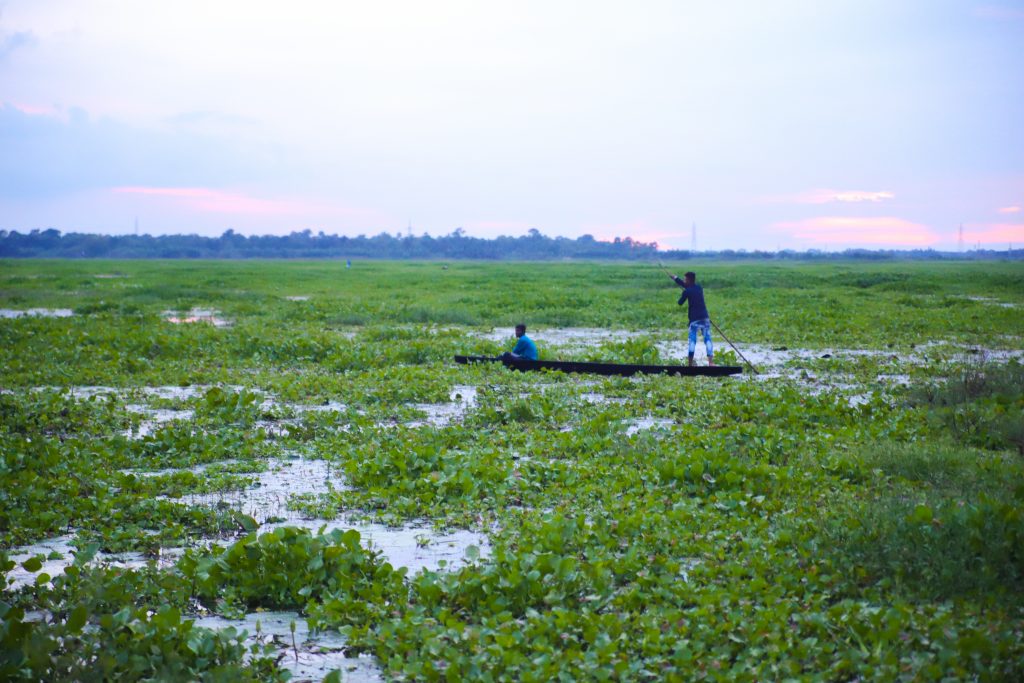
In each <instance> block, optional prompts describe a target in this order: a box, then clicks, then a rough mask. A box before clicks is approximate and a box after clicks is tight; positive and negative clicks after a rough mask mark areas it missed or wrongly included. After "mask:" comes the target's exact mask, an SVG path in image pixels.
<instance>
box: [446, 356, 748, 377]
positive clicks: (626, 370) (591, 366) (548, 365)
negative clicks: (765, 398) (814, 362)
mask: <svg viewBox="0 0 1024 683" xmlns="http://www.w3.org/2000/svg"><path fill="white" fill-rule="evenodd" d="M455 362H456V363H461V364H463V365H465V364H468V363H503V364H504V365H505V366H506V367H509V368H512V369H514V370H520V371H523V372H525V371H527V370H560V371H562V372H580V373H588V374H591V375H608V376H610V375H618V376H622V377H631V376H633V375H637V374H646V375H683V376H687V377H689V376H696V375H700V376H704V377H724V376H726V375H738V374H740V373H741V372H743V368H742V367H740V366H738V365H713V366H710V367H709V366H706V365H695V366H693V367H690V366H689V365H633V364H625V363H586V362H582V361H563V360H511V359H509V360H504V359H502V358H491V357H490V356H455Z"/></svg>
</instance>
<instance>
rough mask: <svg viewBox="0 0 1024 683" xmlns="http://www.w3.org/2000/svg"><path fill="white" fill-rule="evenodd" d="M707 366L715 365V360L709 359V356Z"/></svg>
mask: <svg viewBox="0 0 1024 683" xmlns="http://www.w3.org/2000/svg"><path fill="white" fill-rule="evenodd" d="M708 367H709V368H713V367H715V361H713V360H711V359H710V358H708Z"/></svg>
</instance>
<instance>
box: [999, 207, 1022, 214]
mask: <svg viewBox="0 0 1024 683" xmlns="http://www.w3.org/2000/svg"><path fill="white" fill-rule="evenodd" d="M998 211H999V213H1020V211H1021V208H1020V207H1019V206H1004V207H1002V208H1000V209H998Z"/></svg>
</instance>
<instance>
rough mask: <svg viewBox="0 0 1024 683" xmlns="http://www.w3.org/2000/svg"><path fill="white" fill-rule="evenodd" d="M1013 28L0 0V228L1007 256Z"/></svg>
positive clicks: (619, 8)
mask: <svg viewBox="0 0 1024 683" xmlns="http://www.w3.org/2000/svg"><path fill="white" fill-rule="evenodd" d="M1022 74H1024V2H1001V3H990V2H971V1H968V0H962V1H951V0H902V1H901V2H896V3H894V2H881V1H876V0H861V1H858V2H852V1H847V0H835V1H832V2H828V3H811V2H803V1H802V2H795V1H791V0H780V1H777V2H772V3H762V2H753V1H749V2H736V1H729V0H725V1H723V2H717V3H695V2H679V1H665V2H661V1H647V2H639V3H632V4H629V5H626V4H624V3H618V2H615V3H613V2H602V1H600V0H597V1H590V2H576V1H563V2H534V1H532V0H526V1H523V2H517V3H507V4H501V5H499V4H497V3H481V2H477V1H476V0H466V1H458V2H457V1H451V0H437V1H435V2H429V3H425V2H415V1H412V0H383V1H381V2H374V3H365V2H361V3H356V2H314V1H311V0H306V1H302V0H299V1H297V2H293V3H288V4H287V5H286V4H284V3H271V2H263V1H259V0H257V1H250V2H240V1H234V0H219V1H218V2H216V3H207V2H198V1H195V0H181V1H179V2H175V3H139V2H130V1H128V0H75V1H74V2H72V1H69V0H31V1H27V0H24V1H18V0H7V1H0V151H2V153H0V229H7V230H19V231H27V230H29V229H32V228H46V227H55V228H58V229H60V230H63V231H66V232H68V231H89V232H106V233H115V234H116V233H127V232H131V231H132V230H133V227H134V222H135V220H136V219H138V222H139V225H140V228H141V230H142V231H144V232H149V233H153V234H160V233H170V232H181V233H199V234H207V235H218V234H220V233H221V232H223V231H224V230H226V229H228V228H232V229H234V230H236V231H237V232H241V233H246V234H263V233H276V234H281V233H287V232H290V231H292V230H301V229H305V228H309V229H312V230H314V231H317V230H323V231H325V232H328V233H340V234H350V235H355V234H360V233H365V234H376V233H378V232H381V231H388V232H392V233H394V232H397V231H402V232H404V231H405V230H406V228H407V226H408V224H409V223H410V222H411V223H412V228H413V231H414V232H415V233H417V234H418V233H422V232H429V233H431V234H434V235H438V234H447V233H450V232H451V231H452V230H454V229H456V228H458V227H462V228H464V229H465V230H466V232H467V233H468V234H470V235H476V236H482V237H489V236H495V235H498V234H508V235H518V234H523V233H525V232H526V231H527V230H529V229H530V228H537V229H539V230H540V231H541V232H543V233H545V234H549V235H565V236H569V237H574V236H577V235H580V234H584V233H590V234H593V235H595V236H597V237H599V238H603V239H610V238H612V237H615V236H627V235H629V236H632V237H634V238H636V239H641V240H644V241H652V240H653V241H657V242H658V243H659V244H662V245H664V246H673V247H688V246H689V244H690V235H691V225H693V224H694V223H695V224H696V225H697V234H698V247H700V248H707V249H722V248H747V249H758V248H760V249H776V248H780V247H781V248H796V249H806V248H819V249H842V248H846V247H869V248H871V247H875V248H877V247H935V248H956V246H957V238H958V230H959V225H960V224H961V223H962V224H963V226H964V233H965V239H966V241H967V242H968V244H975V243H979V242H980V243H982V244H984V245H986V246H990V247H996V248H1005V246H1007V245H1008V244H1009V243H1012V242H1016V243H1018V244H1024V134H1022V132H1021V124H1020V122H1021V121H1024V76H1022Z"/></svg>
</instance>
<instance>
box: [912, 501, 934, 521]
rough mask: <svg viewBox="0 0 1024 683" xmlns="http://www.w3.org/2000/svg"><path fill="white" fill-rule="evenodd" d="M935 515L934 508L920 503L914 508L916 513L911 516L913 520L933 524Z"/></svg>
mask: <svg viewBox="0 0 1024 683" xmlns="http://www.w3.org/2000/svg"><path fill="white" fill-rule="evenodd" d="M933 517H934V515H933V514H932V509H931V508H930V507H928V506H927V505H918V506H917V507H915V508H914V513H913V514H912V515H911V516H910V519H911V521H913V522H915V523H918V524H931V521H932V519H933Z"/></svg>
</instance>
